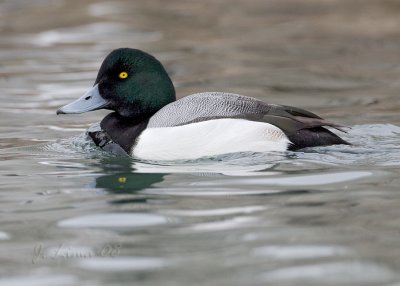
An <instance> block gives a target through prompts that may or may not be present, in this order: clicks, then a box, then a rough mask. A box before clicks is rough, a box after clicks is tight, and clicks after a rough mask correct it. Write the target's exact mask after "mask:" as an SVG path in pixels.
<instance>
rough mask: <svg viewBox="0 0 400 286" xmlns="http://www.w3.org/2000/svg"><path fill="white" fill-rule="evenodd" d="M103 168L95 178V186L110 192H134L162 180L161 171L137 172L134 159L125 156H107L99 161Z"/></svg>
mask: <svg viewBox="0 0 400 286" xmlns="http://www.w3.org/2000/svg"><path fill="white" fill-rule="evenodd" d="M99 166H100V167H101V168H102V169H103V171H102V172H101V173H102V174H104V175H101V176H99V177H97V178H96V188H102V189H106V190H107V191H109V192H111V193H135V192H138V191H141V190H144V189H147V188H151V187H152V186H153V185H154V184H156V183H160V182H162V181H163V180H164V176H165V175H166V174H163V173H137V172H135V168H134V160H132V159H131V158H127V157H107V158H105V159H101V160H100V161H99Z"/></svg>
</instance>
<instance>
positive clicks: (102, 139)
mask: <svg viewBox="0 0 400 286" xmlns="http://www.w3.org/2000/svg"><path fill="white" fill-rule="evenodd" d="M97 109H110V110H113V111H114V112H112V113H110V114H108V115H107V116H106V117H105V118H104V119H103V120H102V121H101V122H100V126H99V127H100V128H97V129H96V128H89V130H88V135H89V136H90V137H91V138H92V139H93V141H94V142H95V143H96V145H98V146H100V147H102V148H103V149H105V150H109V151H112V152H119V151H122V152H124V153H127V154H129V155H131V156H134V157H137V158H142V159H147V160H174V159H196V158H200V157H204V156H213V155H218V154H224V153H232V152H245V151H253V152H268V151H285V150H298V149H301V148H304V147H314V146H326V145H333V144H349V143H348V142H346V141H344V140H343V139H341V138H340V137H339V136H337V135H336V134H334V133H332V132H331V131H329V130H327V129H326V128H324V127H326V126H328V127H333V128H335V129H338V130H341V126H340V125H337V124H335V123H332V122H330V121H327V120H325V119H322V118H321V117H319V116H317V115H315V114H313V113H311V112H308V111H306V110H303V109H300V108H296V107H290V106H284V105H276V104H268V103H265V102H262V101H260V100H257V99H255V98H251V97H247V96H242V95H238V94H231V93H223V92H205V93H197V94H193V95H189V96H186V97H184V98H182V99H179V100H176V97H175V89H174V86H173V84H172V81H171V79H170V77H169V76H168V74H167V72H166V71H165V69H164V67H163V66H162V64H161V63H160V62H159V61H158V60H157V59H156V58H154V57H153V56H151V55H149V54H147V53H145V52H143V51H140V50H137V49H129V48H123V49H117V50H114V51H112V52H111V53H110V54H109V55H108V56H107V57H106V58H105V60H104V61H103V64H102V65H101V68H100V70H99V72H98V75H97V78H96V81H95V83H94V86H93V88H92V89H90V90H89V91H88V92H86V93H85V94H84V95H83V96H82V97H80V98H79V99H77V100H76V101H74V102H72V103H70V104H67V105H65V106H63V107H61V108H60V109H58V110H57V114H68V113H83V112H88V111H92V110H97Z"/></svg>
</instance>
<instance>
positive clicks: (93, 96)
mask: <svg viewBox="0 0 400 286" xmlns="http://www.w3.org/2000/svg"><path fill="white" fill-rule="evenodd" d="M108 104H109V102H108V100H106V99H104V98H103V97H101V95H100V93H99V87H98V84H96V85H95V86H93V88H91V89H90V90H88V91H87V92H86V93H85V94H84V95H82V96H81V97H80V98H78V99H77V100H75V101H73V102H71V103H69V104H67V105H64V106H63V107H60V108H59V109H58V110H57V114H76V113H85V112H88V111H93V110H97V109H101V108H106V107H107V105H108Z"/></svg>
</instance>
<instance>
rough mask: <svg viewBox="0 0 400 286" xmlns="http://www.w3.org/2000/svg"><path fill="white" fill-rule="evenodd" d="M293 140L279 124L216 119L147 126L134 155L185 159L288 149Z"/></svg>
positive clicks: (134, 150)
mask: <svg viewBox="0 0 400 286" xmlns="http://www.w3.org/2000/svg"><path fill="white" fill-rule="evenodd" d="M289 143H290V141H289V140H288V138H287V137H286V135H285V134H284V133H283V131H282V130H281V129H279V128H278V127H276V126H274V125H271V124H269V123H263V122H255V121H248V120H244V119H216V120H208V121H202V122H198V123H191V124H188V125H182V126H176V127H160V128H148V129H145V130H144V131H143V133H142V134H141V135H140V137H139V138H138V142H137V144H136V146H135V147H134V149H133V152H132V155H133V156H134V157H137V158H141V159H145V160H184V159H197V158H200V157H206V156H213V155H220V154H226V153H234V152H246V151H253V152H270V151H285V150H287V147H288V145H289Z"/></svg>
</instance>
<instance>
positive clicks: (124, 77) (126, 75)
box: [118, 72, 128, 79]
mask: <svg viewBox="0 0 400 286" xmlns="http://www.w3.org/2000/svg"><path fill="white" fill-rule="evenodd" d="M118 76H119V78H121V79H126V78H127V77H128V73H127V72H121V73H120V74H119V75H118Z"/></svg>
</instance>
